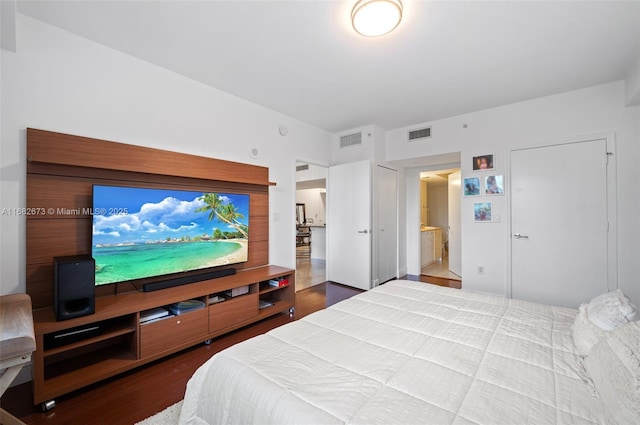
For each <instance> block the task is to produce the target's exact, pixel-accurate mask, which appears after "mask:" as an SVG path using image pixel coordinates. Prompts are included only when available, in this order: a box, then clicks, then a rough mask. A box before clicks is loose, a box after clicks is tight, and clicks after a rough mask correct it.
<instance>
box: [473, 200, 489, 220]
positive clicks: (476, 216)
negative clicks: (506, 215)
mask: <svg viewBox="0 0 640 425" xmlns="http://www.w3.org/2000/svg"><path fill="white" fill-rule="evenodd" d="M473 221H475V222H476V223H489V222H491V202H476V203H474V204H473Z"/></svg>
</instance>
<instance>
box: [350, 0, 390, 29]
mask: <svg viewBox="0 0 640 425" xmlns="http://www.w3.org/2000/svg"><path fill="white" fill-rule="evenodd" d="M401 19H402V2H401V1H400V0H359V1H358V2H357V3H356V4H355V6H353V10H352V11H351V23H352V24H353V29H355V30H356V31H357V32H358V33H359V34H362V35H364V36H367V37H377V36H380V35H384V34H387V33H389V32H391V31H393V29H394V28H395V27H397V26H398V24H399V23H400V20H401Z"/></svg>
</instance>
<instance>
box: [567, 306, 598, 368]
mask: <svg viewBox="0 0 640 425" xmlns="http://www.w3.org/2000/svg"><path fill="white" fill-rule="evenodd" d="M605 334H606V332H605V331H603V330H602V329H600V328H599V327H597V326H596V325H594V324H593V322H591V320H589V318H588V317H587V305H586V304H582V305H580V307H579V308H578V314H577V315H576V318H575V320H574V322H573V326H571V336H572V337H573V343H574V344H575V346H576V349H577V350H578V354H580V355H581V356H586V355H587V354H589V351H591V348H592V347H593V346H594V345H596V344H597V343H598V341H599V340H600V338H604V336H605Z"/></svg>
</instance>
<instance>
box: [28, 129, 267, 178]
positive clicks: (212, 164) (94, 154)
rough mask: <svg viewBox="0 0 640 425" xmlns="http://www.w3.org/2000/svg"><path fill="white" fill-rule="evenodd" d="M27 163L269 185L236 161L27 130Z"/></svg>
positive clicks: (260, 173)
mask: <svg viewBox="0 0 640 425" xmlns="http://www.w3.org/2000/svg"><path fill="white" fill-rule="evenodd" d="M27 140H28V141H29V143H28V144H27V160H28V161H30V162H31V161H32V162H42V163H50V164H62V165H69V166H77V167H89V168H98V169H107V170H120V171H134V172H140V173H149V174H158V175H165V176H176V177H191V178H197V179H207V180H220V181H228V182H239V183H249V184H263V185H268V184H269V169H268V168H266V167H258V166H254V165H250V164H242V163H239V162H232V161H223V160H219V159H213V158H206V157H202V156H196V155H189V154H184V153H178V152H170V151H165V150H161V149H153V148H146V147H142V146H135V145H128V144H123V143H115V142H110V141H106V140H99V139H92V138H88V137H81V136H73V135H69V134H63V133H54V132H51V131H44V130H37V129H33V128H28V129H27Z"/></svg>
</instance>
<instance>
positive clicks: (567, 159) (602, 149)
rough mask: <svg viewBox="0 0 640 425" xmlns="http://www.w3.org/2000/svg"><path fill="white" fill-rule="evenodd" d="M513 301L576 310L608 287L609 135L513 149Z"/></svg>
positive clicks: (511, 157) (511, 156)
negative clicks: (526, 301)
mask: <svg viewBox="0 0 640 425" xmlns="http://www.w3.org/2000/svg"><path fill="white" fill-rule="evenodd" d="M510 169H511V173H510V174H511V185H510V186H511V189H510V191H511V192H510V193H511V289H512V296H513V298H520V299H525V300H530V301H536V302H542V303H546V304H553V305H561V306H567V307H577V306H578V305H579V304H580V303H582V302H585V301H587V300H589V299H590V298H591V297H593V296H594V295H597V294H600V293H603V292H606V291H607V277H608V258H607V257H608V256H607V239H608V235H607V232H608V217H607V146H606V140H591V141H584V142H580V143H567V144H559V145H553V146H544V147H538V148H531V149H521V150H514V151H512V152H511V154H510Z"/></svg>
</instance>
